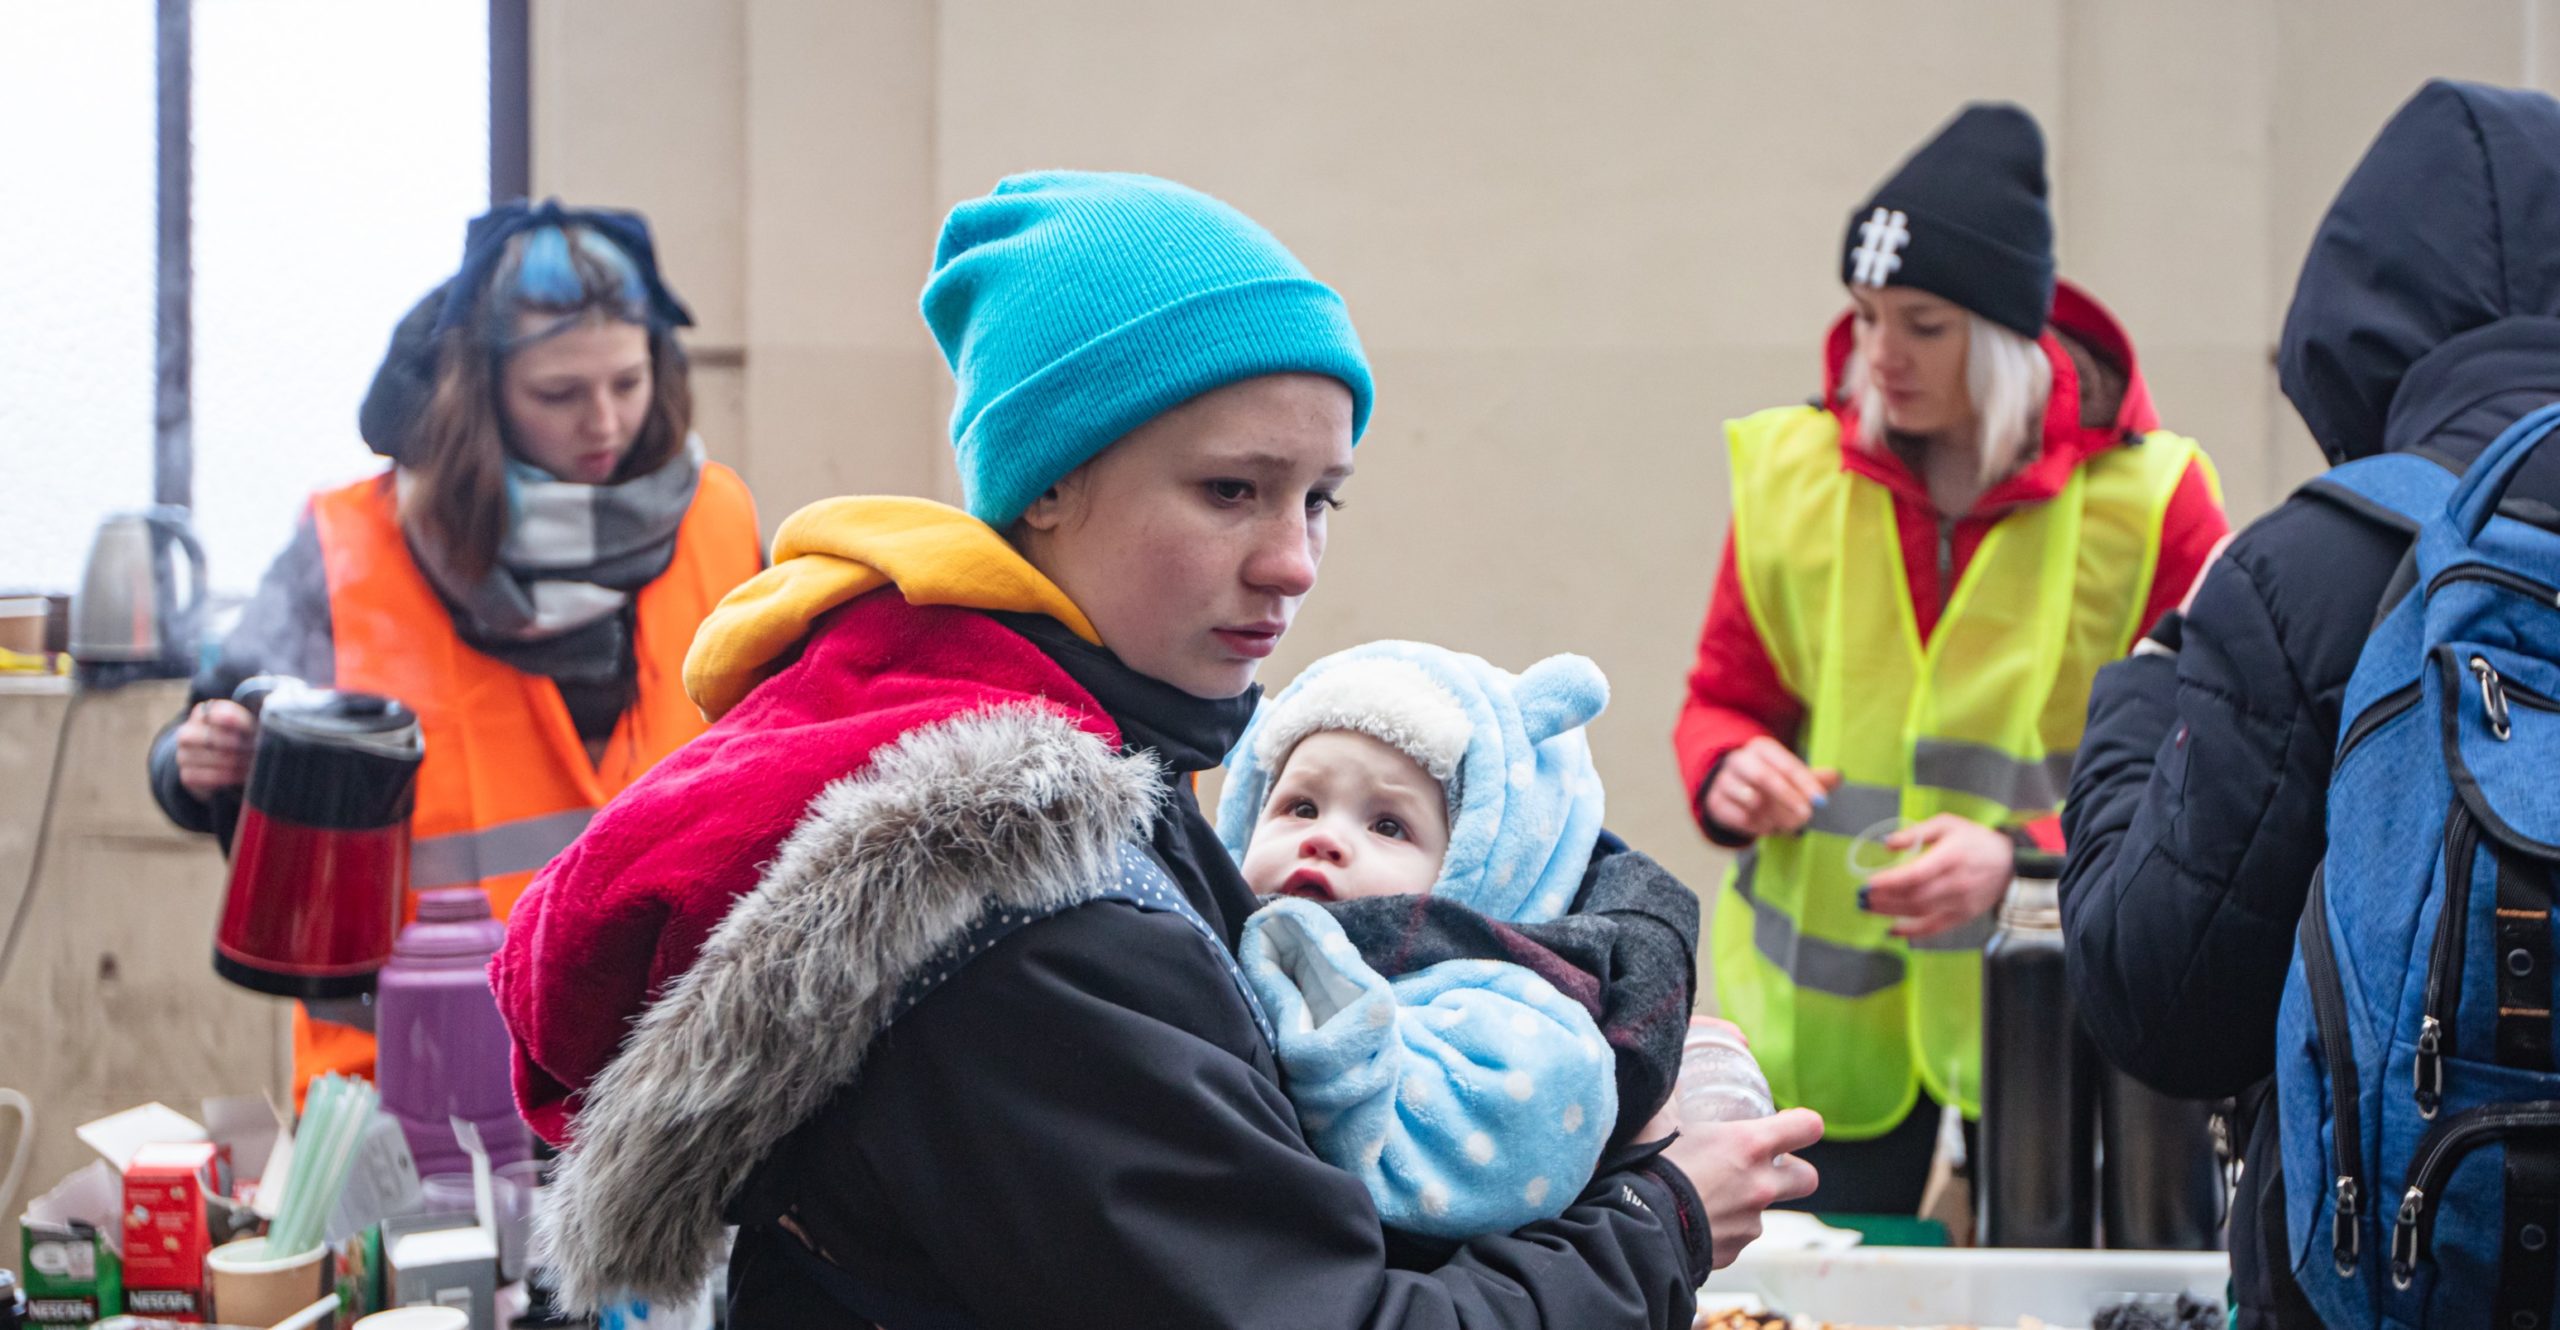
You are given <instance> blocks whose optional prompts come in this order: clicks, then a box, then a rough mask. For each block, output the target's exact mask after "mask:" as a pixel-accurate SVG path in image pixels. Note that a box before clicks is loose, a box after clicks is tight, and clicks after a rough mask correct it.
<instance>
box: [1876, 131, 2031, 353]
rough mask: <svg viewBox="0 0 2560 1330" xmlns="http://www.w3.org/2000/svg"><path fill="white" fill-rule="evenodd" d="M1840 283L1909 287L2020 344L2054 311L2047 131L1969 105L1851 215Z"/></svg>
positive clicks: (1895, 171) (1922, 145)
mask: <svg viewBox="0 0 2560 1330" xmlns="http://www.w3.org/2000/svg"><path fill="white" fill-rule="evenodd" d="M1841 250H1842V257H1841V260H1840V280H1841V281H1843V282H1845V283H1847V284H1849V285H1851V286H1910V287H1917V288H1919V289H1920V290H1923V291H1926V292H1929V293H1930V294H1931V295H1936V296H1942V297H1944V298H1946V299H1948V300H1952V301H1954V302H1955V303H1957V304H1959V305H1962V306H1964V307H1965V308H1966V309H1969V310H1972V311H1973V312H1974V313H1976V314H1979V315H1981V316H1982V317H1984V318H1986V319H1989V320H1991V321H1992V322H1993V323H1997V324H1999V325H2001V326H2002V327H2004V328H2008V329H2010V330H2011V331H2013V332H2016V333H2018V334H2019V335H2020V336H2023V337H2030V338H2032V337H2035V336H2036V335H2038V334H2039V333H2041V332H2043V331H2044V323H2045V315H2046V314H2047V312H2049V311H2050V310H2051V309H2052V308H2053V213H2052V212H2051V210H2049V209H2048V208H2047V207H2046V206H2045V180H2044V132H2043V131H2042V130H2040V129H2038V128H2037V127H2036V120H2035V117H2034V116H2031V115H2029V114H2027V113H2026V111H2025V109H2024V108H2021V107H2018V106H2014V105H2011V104H2010V103H2007V102H1974V103H1972V104H1970V105H1968V106H1966V107H1965V108H1964V109H1963V110H1961V111H1958V112H1956V116H1955V118H1954V119H1952V120H1950V121H1948V122H1947V123H1946V125H1945V126H1944V127H1942V128H1941V129H1939V130H1938V132H1937V134H1936V135H1935V136H1933V137H1931V138H1930V140H1929V141H1928V142H1926V143H1923V144H1921V145H1920V148H1919V150H1918V151H1916V152H1914V153H1912V154H1911V156H1910V157H1908V158H1906V159H1904V161H1903V163H1902V165H1901V166H1899V167H1896V168H1895V169H1894V172H1893V174H1892V175H1891V176H1888V177H1886V179H1885V182H1884V184H1883V185H1882V186H1881V187H1879V188H1878V189H1877V190H1876V192H1875V194H1874V196H1873V197H1871V198H1869V199H1868V200H1867V201H1866V202H1864V203H1862V204H1859V205H1858V209H1857V211H1856V212H1854V213H1851V214H1850V216H1849V232H1848V237H1847V239H1846V240H1845V241H1844V242H1843V244H1842V247H1841Z"/></svg>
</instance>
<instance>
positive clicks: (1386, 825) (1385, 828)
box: [1369, 817, 1406, 840]
mask: <svg viewBox="0 0 2560 1330" xmlns="http://www.w3.org/2000/svg"><path fill="white" fill-rule="evenodd" d="M1369 830H1371V831H1373V832H1376V833H1377V834H1379V835H1381V836H1384V837H1386V838H1387V839H1388V840H1404V839H1406V836H1405V830H1404V823H1403V822H1401V821H1399V820H1397V819H1395V818H1392V817H1382V818H1379V819H1378V820H1377V821H1375V822H1372V823H1370V824H1369Z"/></svg>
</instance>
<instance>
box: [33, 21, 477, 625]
mask: <svg viewBox="0 0 2560 1330" xmlns="http://www.w3.org/2000/svg"><path fill="white" fill-rule="evenodd" d="M492 9H493V6H492V5H491V3H490V0H402V2H401V3H398V4H349V3H345V0H195V3H194V5H193V9H192V17H191V20H190V22H189V28H190V34H189V35H190V39H191V46H192V61H191V63H190V69H191V82H192V85H193V87H192V99H191V106H192V117H193V159H192V160H193V185H192V192H193V210H192V211H193V226H192V235H191V247H192V265H191V266H192V278H191V289H192V300H193V317H192V332H191V336H190V338H189V339H188V340H189V344H190V347H191V354H192V360H193V367H192V373H191V375H190V379H191V389H190V397H191V401H190V407H191V410H190V416H191V430H190V431H189V435H190V441H191V442H190V446H191V449H192V454H193V507H194V510H195V524H196V528H197V531H198V533H199V535H200V536H201V537H202V538H203V541H204V544H205V549H206V554H207V562H208V564H209V566H210V571H211V574H212V579H213V584H214V589H215V590H216V591H217V592H220V593H226V594H229V595H235V596H236V595H241V594H245V593H246V592H248V591H249V590H251V589H252V588H253V587H255V585H256V583H257V580H258V577H259V575H260V574H261V573H262V572H263V571H264V570H265V568H266V565H267V563H268V562H269V561H270V560H271V559H272V558H274V556H275V554H276V552H277V551H278V550H280V549H281V548H283V546H284V543H285V541H286V540H287V538H288V537H289V536H290V535H291V532H292V527H293V523H294V521H295V520H296V518H297V516H298V514H299V513H300V511H301V507H302V503H303V500H304V497H305V496H306V495H307V494H308V493H309V492H310V491H311V490H313V489H315V488H318V487H320V486H323V485H328V484H332V483H337V482H342V481H346V480H351V479H355V478H358V477H361V476H364V475H367V474H370V473H372V472H373V471H375V470H378V469H379V468H380V466H381V462H380V460H379V459H378V458H375V457H373V456H372V455H371V454H370V453H369V452H367V451H366V449H365V446H364V444H363V442H362V441H361V440H360V439H359V438H358V436H357V433H356V408H357V404H358V403H359V402H361V401H362V400H363V397H364V391H365V387H366V385H367V384H368V383H369V382H370V381H371V378H372V374H373V369H374V366H375V364H376V363H377V362H378V361H379V359H380V357H381V355H382V350H383V347H384V344H385V343H386V342H387V341H388V339H389V337H390V333H391V327H392V324H393V323H394V322H396V321H397V320H398V318H399V316H400V315H401V313H402V312H403V311H405V310H406V309H408V307H409V305H410V303H411V302H413V301H415V300H416V299H417V298H418V297H419V296H420V295H422V294H424V293H425V292H426V291H427V289H428V288H429V287H431V286H432V285H434V283H435V282H436V281H437V280H438V279H440V278H441V277H443V276H444V275H445V274H447V273H449V272H451V271H452V269H453V266H454V264H455V262H456V261H457V260H458V258H459V257H460V255H461V251H462V231H463V225H464V223H465V222H466V221H468V220H469V219H470V217H471V216H472V215H473V214H475V213H477V212H479V211H481V210H482V209H483V208H485V207H486V206H487V205H488V198H489V176H490V157H489V145H490V138H491V136H490V133H489V107H490V104H491V98H490V82H489V79H490V68H491V65H490V52H491V42H490V33H491V21H490V16H491V12H492ZM154 10H155V5H154V4H153V3H152V0H94V2H90V0H84V2H83V3H76V4H64V3H56V2H55V0H0V162H5V163H8V165H7V166H6V167H5V168H0V169H5V170H6V172H7V175H8V176H10V177H15V180H16V181H17V182H20V183H26V182H39V183H37V185H36V187H35V188H31V189H30V190H29V191H28V193H27V194H26V195H21V196H19V197H22V198H38V199H42V200H45V201H46V202H45V204H44V206H41V207H26V206H22V205H20V204H16V203H13V204H12V205H11V206H9V207H6V208H0V253H5V254H9V255H13V256H16V255H41V256H44V258H43V261H42V262H40V263H25V264H22V263H18V262H15V261H12V262H10V263H7V264H0V476H5V480H0V588H22V589H34V590H47V591H62V590H69V589H71V588H73V587H74V586H76V584H77V582H78V578H79V571H80V564H81V561H82V559H83V558H84V556H85V554H86V551H87V548H88V537H89V532H90V530H91V529H92V528H93V527H95V525H96V524H97V521H98V519H99V518H100V517H102V516H104V515H105V514H106V513H108V512H110V511H113V510H116V509H121V508H133V507H140V506H142V505H144V504H147V503H149V502H151V499H152V472H153V465H152V449H153V424H152V402H153V391H154V383H155V379H154V368H153V367H154V333H153V327H154V325H153V299H154V295H153V293H154V289H155V288H154V277H155V253H156V248H155V247H156V240H155V234H156V233H155V229H154V209H155V199H156V193H155V185H154V181H155V165H154V162H155V155H154V154H155V151H156V142H155V140H156V133H155V129H156V110H155V105H156V84H155V79H154V68H155V60H154V49H155V48H154V41H155V28H154ZM20 163H23V165H21V164H20ZM9 192H10V193H12V194H15V193H16V191H15V190H11V191H9Z"/></svg>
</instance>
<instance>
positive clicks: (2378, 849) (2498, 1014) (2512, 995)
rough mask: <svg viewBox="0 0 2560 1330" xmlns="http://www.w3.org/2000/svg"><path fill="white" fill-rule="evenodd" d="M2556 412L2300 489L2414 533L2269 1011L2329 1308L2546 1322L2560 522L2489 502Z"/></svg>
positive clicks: (2305, 1286)
mask: <svg viewBox="0 0 2560 1330" xmlns="http://www.w3.org/2000/svg"><path fill="white" fill-rule="evenodd" d="M2555 429H2560V406H2550V407H2545V408H2543V409H2541V410H2539V411H2536V412H2534V413H2533V414H2531V415H2529V416H2527V417H2525V418H2524V419H2522V420H2520V421H2517V422H2516V423H2515V425H2514V426H2513V427H2511V428H2509V429H2508V430H2507V431H2506V432H2505V433H2504V434H2502V435H2500V436H2499V437H2498V440H2497V441H2496V442H2495V443H2492V444H2491V445H2490V446H2489V449H2488V451H2487V452H2485V453H2483V454H2482V455H2481V456H2480V459H2479V460H2478V461H2477V462H2476V463H2474V464H2473V465H2472V466H2471V468H2470V469H2469V472H2468V473H2467V474H2466V475H2464V476H2462V477H2460V478H2459V479H2458V480H2457V478H2456V477H2455V476H2454V475H2453V474H2452V473H2451V472H2449V471H2448V470H2447V469H2446V468H2444V467H2443V466H2440V465H2438V464H2436V463H2435V462H2432V461H2429V460H2428V459H2426V458H2424V457H2420V456H2415V455H2410V454H2389V455H2385V456H2382V457H2376V458H2369V459H2366V460H2364V461H2359V462H2354V463H2350V464H2348V465H2346V466H2343V467H2340V468H2338V469H2337V470H2335V471H2332V472H2331V473H2329V474H2328V475H2327V476H2325V477H2322V478H2321V479H2320V480H2317V481H2314V482H2313V483H2312V486H2311V492H2312V493H2314V494H2316V495H2318V496H2320V497H2323V498H2327V499H2330V500H2332V501H2334V502H2337V503H2340V504H2343V505H2344V506H2346V507H2348V508H2350V509H2353V510H2355V511H2357V512H2360V513H2363V514H2364V515H2366V516H2368V517H2370V518H2372V519H2373V520H2376V521H2379V522H2383V523H2387V524H2390V525H2392V526H2396V527H2398V528H2400V529H2402V530H2404V531H2410V532H2413V533H2414V534H2415V537H2416V539H2415V543H2414V546H2413V548H2412V551H2411V556H2410V562H2409V563H2405V564H2404V565H2403V567H2402V570H2401V575H2400V577H2398V578H2396V579H2395V580H2394V583H2393V586H2394V590H2395V592H2399V590H2400V588H2402V587H2403V586H2405V587H2406V591H2405V593H2403V594H2398V595H2397V600H2396V603H2395V601H2394V596H2393V595H2391V594H2386V596H2385V597H2384V606H2385V608H2384V611H2383V614H2382V617H2381V619H2380V621H2379V623H2378V624H2377V625H2376V626H2375V628H2374V631H2373V636H2372V638H2371V640H2370V641H2368V642H2367V643H2366V644H2365V648H2364V654H2363V656H2362V657H2361V658H2360V659H2359V660H2358V661H2357V663H2356V670H2355V675H2354V677H2353V679H2352V680H2351V681H2350V682H2349V684H2348V686H2347V696H2346V702H2345V705H2344V707H2343V708H2342V710H2341V713H2340V714H2341V715H2343V716H2345V717H2347V718H2348V719H2347V720H2346V721H2345V722H2344V726H2343V730H2342V732H2341V733H2340V735H2339V737H2338V749H2337V762H2336V766H2335V770H2334V772H2333V776H2332V781H2331V784H2330V789H2329V843H2328V854H2327V858H2326V859H2325V860H2324V861H2323V863H2322V865H2321V869H2320V872H2319V874H2318V875H2317V876H2315V877H2314V878H2313V880H2312V883H2311V894H2310V898H2309V900H2308V902H2307V903H2306V904H2305V905H2304V907H2303V912H2302V925H2301V929H2300V932H2299V934H2298V936H2297V938H2296V941H2295V946H2294V959H2293V967H2292V970H2291V972H2290V973H2289V974H2288V975H2287V977H2286V980H2285V992H2284V1005H2283V1009H2282V1014H2281V1016H2280V1018H2279V1022H2278V1025H2277V1045H2276V1082H2277V1094H2278V1096H2279V1103H2280V1105H2281V1114H2282V1126H2283V1134H2282V1160H2283V1169H2284V1189H2285V1217H2286V1223H2287V1228H2288V1230H2289V1231H2288V1236H2289V1237H2290V1239H2291V1241H2292V1243H2293V1251H2292V1252H2291V1253H2290V1255H2291V1258H2292V1266H2293V1275H2294V1279H2295V1281H2296V1282H2297V1283H2299V1284H2300V1285H2301V1287H2302V1290H2303V1292H2304V1293H2305V1294H2306V1295H2307V1296H2308V1297H2309V1298H2310V1300H2311V1303H2312V1305H2313V1306H2314V1307H2316V1308H2318V1310H2319V1312H2320V1314H2321V1316H2322V1318H2323V1319H2325V1320H2327V1321H2328V1322H2329V1324H2331V1325H2333V1326H2402V1327H2412V1328H2415V1327H2427V1326H2464V1327H2471V1326H2494V1327H2499V1328H2500V1330H2546V1328H2547V1327H2549V1326H2550V1322H2551V1318H2552V1316H2553V1314H2554V1304H2555V1297H2554V1292H2553V1287H2554V1285H2553V1280H2554V1274H2555V1272H2556V1271H2560V1073H2555V1072H2554V1070H2553V1044H2552V1022H2551V1006H2552V999H2553V996H2554V988H2553V983H2552V970H2551V966H2552V960H2553V957H2552V928H2551V907H2552V889H2553V876H2552V874H2553V868H2554V865H2555V864H2556V863H2560V533H2555V532H2554V531H2553V530H2550V529H2546V527H2545V526H2543V525H2539V524H2537V523H2536V522H2531V521H2525V520H2519V519H2518V517H2517V516H2515V515H2513V514H2512V513H2501V512H2500V506H2501V502H2502V500H2503V498H2504V495H2505V491H2506V488H2507V482H2508V481H2509V479H2510V478H2512V477H2513V476H2514V474H2515V472H2516V469H2517V467H2518V466H2519V465H2520V464H2521V463H2522V462H2523V461H2524V460H2525V458H2526V456H2527V455H2529V454H2530V453H2531V452H2532V451H2533V449H2534V448H2535V447H2536V446H2538V445H2540V444H2542V443H2543V442H2544V441H2545V440H2546V439H2548V438H2549V437H2551V435H2552V434H2553V432H2554V430H2555ZM2542 520H2544V521H2548V520H2549V519H2548V518H2547V517H2546V518H2543V519H2542ZM2198 1033H2199V1037H2205V1036H2204V1034H2203V1032H2198Z"/></svg>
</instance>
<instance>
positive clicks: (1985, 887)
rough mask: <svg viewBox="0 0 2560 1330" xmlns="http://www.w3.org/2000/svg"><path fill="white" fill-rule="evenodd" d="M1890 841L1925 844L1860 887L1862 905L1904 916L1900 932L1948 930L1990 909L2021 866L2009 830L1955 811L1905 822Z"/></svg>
mask: <svg viewBox="0 0 2560 1330" xmlns="http://www.w3.org/2000/svg"><path fill="white" fill-rule="evenodd" d="M1885 845H1886V846H1887V847H1888V848H1890V849H1895V850H1908V849H1911V848H1913V847H1915V846H1919V847H1925V848H1923V849H1922V850H1921V853H1920V856H1919V857H1918V858H1916V859H1913V860H1912V861H1911V862H1909V863H1907V864H1896V865H1894V866H1893V867H1891V868H1888V869H1886V870H1884V871H1883V872H1881V873H1878V874H1876V875H1875V876H1874V877H1871V878H1869V879H1867V885H1866V889H1865V890H1864V891H1861V892H1860V893H1859V905H1860V907H1861V908H1863V909H1866V910H1871V911H1873V912H1875V913H1877V914H1889V915H1893V916H1895V917H1897V918H1899V919H1900V920H1901V922H1900V923H1897V924H1895V925H1894V926H1893V935H1894V936H1895V937H1900V938H1917V937H1928V936H1929V935H1931V934H1933V933H1943V932H1945V931H1947V930H1948V929H1950V928H1953V927H1955V926H1956V925H1958V924H1961V923H1964V922H1965V921H1966V920H1969V919H1974V918H1977V917H1979V916H1981V915H1983V914H1986V913H1988V912H1990V910H1991V908H1992V907H1993V906H1995V905H1998V904H1999V903H2000V895H2001V893H2002V892H2005V891H2007V890H2008V889H2009V879H2010V878H2011V876H2012V875H2013V873H2014V871H2015V869H2016V867H2017V854H2018V850H2017V847H2016V846H2015V845H2012V844H2011V843H2010V842H2009V837H2008V836H2007V835H2006V834H2004V833H2002V832H1999V831H1996V830H1994V829H1992V828H1990V827H1986V826H1984V825H1982V824H1981V823H1979V822H1974V821H1970V820H1968V819H1965V818H1961V817H1958V816H1956V815H1955V814H1953V813H1940V814H1939V815H1937V816H1936V817H1933V818H1930V819H1929V820H1928V821H1926V822H1923V823H1921V824H1920V825H1918V826H1916V827H1905V828H1903V829H1902V830H1901V831H1898V832H1895V833H1894V834H1893V835H1892V836H1891V837H1889V838H1887V839H1886V841H1885Z"/></svg>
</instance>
